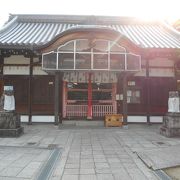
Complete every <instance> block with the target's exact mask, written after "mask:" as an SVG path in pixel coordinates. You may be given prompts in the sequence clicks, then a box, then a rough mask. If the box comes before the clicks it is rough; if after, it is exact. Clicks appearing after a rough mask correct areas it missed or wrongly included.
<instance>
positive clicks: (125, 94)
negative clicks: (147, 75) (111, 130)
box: [123, 74, 128, 125]
mask: <svg viewBox="0 0 180 180" xmlns="http://www.w3.org/2000/svg"><path fill="white" fill-rule="evenodd" d="M127 112H128V107H127V74H124V76H123V124H124V125H127Z"/></svg>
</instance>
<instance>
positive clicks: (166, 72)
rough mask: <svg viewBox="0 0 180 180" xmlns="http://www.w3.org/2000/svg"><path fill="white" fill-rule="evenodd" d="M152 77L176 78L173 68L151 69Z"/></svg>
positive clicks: (150, 74)
mask: <svg viewBox="0 0 180 180" xmlns="http://www.w3.org/2000/svg"><path fill="white" fill-rule="evenodd" d="M149 76H150V77H174V76H175V73H174V69H173V68H165V69H163V68H150V69H149Z"/></svg>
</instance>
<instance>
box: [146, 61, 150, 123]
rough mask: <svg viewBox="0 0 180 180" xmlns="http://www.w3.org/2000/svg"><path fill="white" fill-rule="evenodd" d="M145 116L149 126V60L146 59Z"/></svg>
mask: <svg viewBox="0 0 180 180" xmlns="http://www.w3.org/2000/svg"><path fill="white" fill-rule="evenodd" d="M146 93H147V102H146V114H147V124H150V98H151V97H150V78H149V59H146Z"/></svg>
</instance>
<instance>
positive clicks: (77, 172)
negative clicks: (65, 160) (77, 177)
mask: <svg viewBox="0 0 180 180" xmlns="http://www.w3.org/2000/svg"><path fill="white" fill-rule="evenodd" d="M64 174H79V169H64Z"/></svg>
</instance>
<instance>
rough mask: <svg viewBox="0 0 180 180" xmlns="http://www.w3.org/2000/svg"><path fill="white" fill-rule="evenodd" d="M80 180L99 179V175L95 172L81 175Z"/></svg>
mask: <svg viewBox="0 0 180 180" xmlns="http://www.w3.org/2000/svg"><path fill="white" fill-rule="evenodd" d="M80 180H97V177H96V175H93V174H88V175H80Z"/></svg>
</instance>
